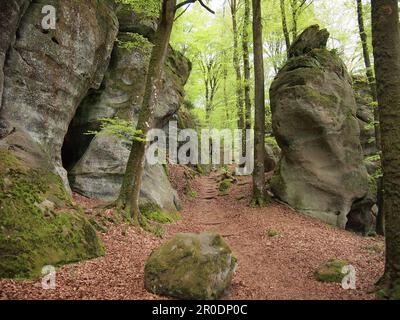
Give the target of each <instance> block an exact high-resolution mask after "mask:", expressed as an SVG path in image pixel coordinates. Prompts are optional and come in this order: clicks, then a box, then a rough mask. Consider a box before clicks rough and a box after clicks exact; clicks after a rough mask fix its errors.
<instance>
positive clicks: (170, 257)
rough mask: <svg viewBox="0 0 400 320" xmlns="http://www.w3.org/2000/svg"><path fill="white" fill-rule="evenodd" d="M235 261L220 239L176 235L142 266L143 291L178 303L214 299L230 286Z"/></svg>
mask: <svg viewBox="0 0 400 320" xmlns="http://www.w3.org/2000/svg"><path fill="white" fill-rule="evenodd" d="M235 269H236V259H235V257H234V256H233V255H232V252H231V250H230V248H229V247H228V245H227V244H226V243H225V241H224V240H223V239H222V237H221V236H220V235H217V234H210V233H202V234H184V233H181V234H177V235H175V236H174V238H172V239H171V240H169V241H168V242H166V243H165V244H163V245H162V246H161V247H160V248H158V249H157V250H155V251H154V252H153V253H152V254H151V255H150V257H149V259H148V260H147V262H146V266H145V287H146V289H147V290H149V291H151V292H153V293H156V294H161V295H168V296H172V297H176V298H181V299H199V300H210V299H218V298H220V297H221V295H222V294H223V293H224V291H225V290H226V289H227V288H228V286H229V285H230V282H231V280H232V277H233V274H234V272H235Z"/></svg>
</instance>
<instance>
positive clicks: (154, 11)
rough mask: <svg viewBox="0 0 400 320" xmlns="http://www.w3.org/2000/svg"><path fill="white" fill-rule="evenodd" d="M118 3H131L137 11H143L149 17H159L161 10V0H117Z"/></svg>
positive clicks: (133, 9)
mask: <svg viewBox="0 0 400 320" xmlns="http://www.w3.org/2000/svg"><path fill="white" fill-rule="evenodd" d="M116 2H117V3H121V4H126V5H130V6H131V7H132V11H134V12H135V13H142V14H144V15H146V16H148V17H158V15H159V12H160V10H161V1H160V0H146V1H144V0H116Z"/></svg>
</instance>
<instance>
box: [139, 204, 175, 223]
mask: <svg viewBox="0 0 400 320" xmlns="http://www.w3.org/2000/svg"><path fill="white" fill-rule="evenodd" d="M140 212H141V213H142V215H143V216H144V217H145V218H146V219H148V220H150V221H154V222H158V223H162V224H167V223H173V222H175V221H177V220H179V219H180V216H179V213H178V212H166V211H164V210H162V209H161V208H160V207H159V206H158V205H156V204H154V203H150V202H149V203H146V204H142V205H140Z"/></svg>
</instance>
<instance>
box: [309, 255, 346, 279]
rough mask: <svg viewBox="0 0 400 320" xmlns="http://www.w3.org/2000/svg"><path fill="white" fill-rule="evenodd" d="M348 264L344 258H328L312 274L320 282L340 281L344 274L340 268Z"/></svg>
mask: <svg viewBox="0 0 400 320" xmlns="http://www.w3.org/2000/svg"><path fill="white" fill-rule="evenodd" d="M348 264H349V263H348V262H347V261H344V260H338V259H330V260H328V261H327V262H326V263H324V264H323V265H321V266H320V267H319V268H318V270H317V271H315V273H314V276H315V278H316V279H317V280H318V281H321V282H336V283H341V282H342V280H343V277H344V276H345V274H344V273H342V269H343V267H345V266H347V265H348Z"/></svg>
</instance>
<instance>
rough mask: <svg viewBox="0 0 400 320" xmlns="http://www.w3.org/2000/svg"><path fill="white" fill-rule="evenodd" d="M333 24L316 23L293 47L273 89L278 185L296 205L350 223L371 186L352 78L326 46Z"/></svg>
mask: <svg viewBox="0 0 400 320" xmlns="http://www.w3.org/2000/svg"><path fill="white" fill-rule="evenodd" d="M327 34H328V33H327V31H326V30H319V27H317V26H312V27H310V28H308V29H306V30H305V31H304V32H303V34H302V35H300V36H299V39H300V40H301V41H299V40H298V41H295V42H294V44H293V47H292V48H291V49H290V52H291V58H290V59H289V60H288V62H287V63H286V65H285V66H284V67H283V68H282V69H281V70H280V72H279V73H278V75H277V76H276V78H275V79H274V82H273V83H272V86H271V89H270V98H271V108H272V122H273V130H274V134H275V137H276V139H277V142H278V144H279V146H280V147H281V149H282V158H281V161H280V163H279V165H278V168H277V169H276V171H275V175H274V177H273V178H272V181H271V186H272V189H273V192H274V193H275V194H276V196H278V197H279V198H280V199H282V200H283V201H285V202H287V203H288V204H290V205H291V206H292V207H293V208H295V209H297V210H299V211H301V212H304V213H306V214H309V215H311V216H314V217H317V218H318V219H321V220H323V221H326V222H328V223H331V224H334V225H337V226H339V227H341V228H345V226H346V222H347V215H348V213H349V211H350V208H351V206H352V204H353V202H355V201H356V200H359V199H362V198H363V197H364V196H365V195H366V194H367V190H368V175H367V171H366V169H365V166H364V164H363V154H362V149H361V145H360V128H359V124H358V120H357V118H356V102H355V98H354V91H353V88H352V81H351V79H350V77H349V75H348V73H347V71H346V67H345V66H344V64H343V62H342V61H341V60H340V58H339V57H338V56H337V55H336V54H335V53H334V52H331V51H328V50H327V49H326V41H327V39H328V36H327Z"/></svg>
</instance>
